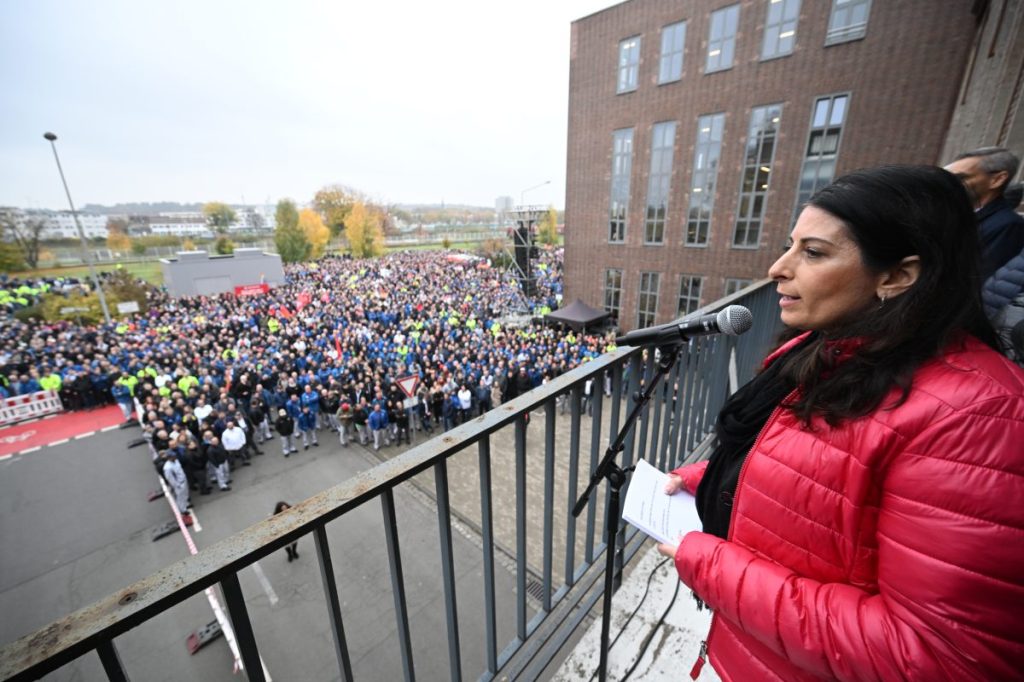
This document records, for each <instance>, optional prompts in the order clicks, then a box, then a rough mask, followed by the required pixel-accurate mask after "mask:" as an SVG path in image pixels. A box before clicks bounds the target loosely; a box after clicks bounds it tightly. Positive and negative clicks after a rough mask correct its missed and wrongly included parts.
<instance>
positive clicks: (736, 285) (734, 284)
mask: <svg viewBox="0 0 1024 682" xmlns="http://www.w3.org/2000/svg"><path fill="white" fill-rule="evenodd" d="M751 282H753V280H750V279H741V278H739V277H727V278H726V279H725V295H726V296H732V295H733V294H735V293H736V292H737V291H739V290H740V289H743V288H744V287H748V286H750V284H751Z"/></svg>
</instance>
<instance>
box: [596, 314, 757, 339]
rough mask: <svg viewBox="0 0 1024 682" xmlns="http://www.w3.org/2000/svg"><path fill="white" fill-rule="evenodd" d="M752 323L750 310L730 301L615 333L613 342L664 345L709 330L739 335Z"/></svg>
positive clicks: (704, 333) (705, 332)
mask: <svg viewBox="0 0 1024 682" xmlns="http://www.w3.org/2000/svg"><path fill="white" fill-rule="evenodd" d="M753 324H754V317H753V316H752V315H751V314H750V311H749V310H747V309H746V308H744V307H743V306H741V305H730V306H726V307H725V308H723V309H722V310H721V311H720V312H718V313H712V314H710V315H702V316H700V317H695V318H690V319H687V318H685V317H684V318H682V319H679V320H676V321H675V322H669V323H668V324H662V325H659V326H657V327H647V328H646V329H636V330H634V331H631V332H629V333H628V334H626V335H625V336H617V337H615V343H616V344H621V345H623V346H664V345H668V344H671V343H679V342H681V341H686V340H688V339H691V338H693V337H694V336H706V335H708V334H728V335H729V336H739V335H740V334H742V333H743V332H745V331H748V330H749V329H750V328H751V327H752V326H753Z"/></svg>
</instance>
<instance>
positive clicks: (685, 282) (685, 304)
mask: <svg viewBox="0 0 1024 682" xmlns="http://www.w3.org/2000/svg"><path fill="white" fill-rule="evenodd" d="M703 287H704V278H703V277H698V276H697V275H683V276H682V277H680V278H679V311H678V313H677V314H678V315H689V314H690V313H692V312H693V311H694V310H697V308H700V290H701V289H702V288H703Z"/></svg>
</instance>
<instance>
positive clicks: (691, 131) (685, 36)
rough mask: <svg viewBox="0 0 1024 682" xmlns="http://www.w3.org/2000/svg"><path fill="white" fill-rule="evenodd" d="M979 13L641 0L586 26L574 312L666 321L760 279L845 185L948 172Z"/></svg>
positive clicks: (578, 70) (579, 63)
mask: <svg viewBox="0 0 1024 682" xmlns="http://www.w3.org/2000/svg"><path fill="white" fill-rule="evenodd" d="M1003 1H1006V0H1003ZM984 4H986V3H983V2H982V3H979V2H975V3H973V4H972V3H971V2H969V1H967V0H941V1H937V0H900V1H899V2H892V1H888V0H873V1H872V0H802V1H801V0H739V1H738V2H730V1H729V0H629V1H628V2H624V3H622V4H619V5H615V6H614V7H610V8H608V9H606V10H603V11H601V12H598V13H596V14H593V15H590V16H588V17H585V18H582V19H579V20H577V21H575V22H574V23H573V24H572V43H571V53H570V84H569V135H568V158H567V166H568V168H567V182H566V220H565V222H566V229H565V246H566V248H565V258H566V299H567V300H572V299H573V298H575V297H579V298H582V299H583V300H584V301H587V302H589V303H591V304H593V305H596V306H602V305H603V306H604V308H605V309H606V310H608V311H609V312H612V313H613V314H615V315H617V316H618V320H619V325H620V327H621V328H622V329H633V328H636V327H642V326H647V325H650V324H658V323H663V322H667V321H669V320H672V319H675V318H676V317H678V316H680V315H683V314H686V313H688V312H692V311H693V310H695V309H697V308H699V307H700V306H703V305H706V304H707V303H710V302H712V301H714V300H716V299H718V298H720V297H722V296H723V295H726V294H728V293H732V292H734V291H737V290H738V289H740V288H742V287H743V286H745V285H746V284H748V283H750V282H751V281H755V280H758V279H760V278H762V277H764V276H765V274H766V272H767V270H768V266H769V265H770V264H771V262H772V261H773V260H774V258H775V257H776V254H777V253H778V252H779V250H780V249H781V248H782V247H783V245H784V244H785V242H786V239H787V236H788V233H789V230H790V228H791V227H792V225H793V222H794V220H795V216H796V214H797V211H798V206H800V205H801V204H802V203H803V202H804V201H806V200H807V198H808V197H809V196H810V195H811V194H812V193H813V192H814V191H815V190H816V189H818V188H820V187H822V186H824V185H826V184H828V183H829V182H830V181H831V180H832V179H833V178H834V177H838V175H841V174H842V173H844V172H847V171H850V170H853V169H856V168H861V167H865V166H874V165H879V164H882V163H938V162H940V160H941V157H942V155H943V153H944V145H946V144H947V133H948V132H949V130H950V122H951V118H952V116H953V113H954V109H955V108H956V107H957V105H958V97H959V96H960V92H961V87H962V84H963V80H964V74H965V70H966V69H967V68H968V62H969V59H970V54H971V51H972V46H973V45H974V44H975V41H976V33H978V31H979V22H982V21H984V20H985V19H984V17H983V16H982V15H981V13H979V5H984ZM1019 4H1020V3H1011V5H1019ZM982 9H984V8H982ZM1014 12H1016V10H1014ZM1018 42H1019V41H1018ZM986 49H987V44H986Z"/></svg>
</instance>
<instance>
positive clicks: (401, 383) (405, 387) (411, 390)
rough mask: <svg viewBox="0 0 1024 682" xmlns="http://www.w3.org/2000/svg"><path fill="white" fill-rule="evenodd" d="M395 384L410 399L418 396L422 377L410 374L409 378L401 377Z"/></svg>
mask: <svg viewBox="0 0 1024 682" xmlns="http://www.w3.org/2000/svg"><path fill="white" fill-rule="evenodd" d="M395 383H397V384H398V387H399V388H400V389H402V393H404V394H406V395H407V396H409V397H410V398H412V397H414V396H415V395H416V389H417V388H419V385H420V376H419V375H418V374H410V375H408V376H404V377H399V378H398V379H396V381H395Z"/></svg>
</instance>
